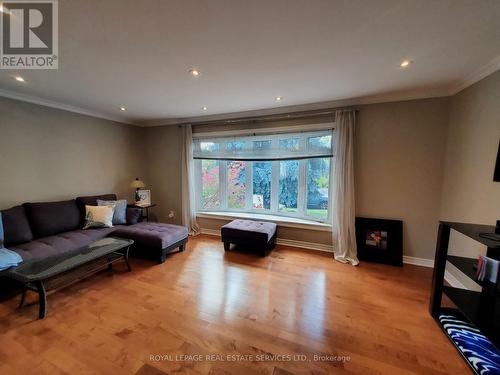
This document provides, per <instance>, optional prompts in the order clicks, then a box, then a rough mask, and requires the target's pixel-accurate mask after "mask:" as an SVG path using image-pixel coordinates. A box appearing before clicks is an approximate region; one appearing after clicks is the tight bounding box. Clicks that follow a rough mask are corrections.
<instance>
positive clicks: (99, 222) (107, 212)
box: [83, 205, 115, 229]
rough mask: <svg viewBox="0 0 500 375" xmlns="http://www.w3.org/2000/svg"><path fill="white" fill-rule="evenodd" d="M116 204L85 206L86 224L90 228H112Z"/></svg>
mask: <svg viewBox="0 0 500 375" xmlns="http://www.w3.org/2000/svg"><path fill="white" fill-rule="evenodd" d="M114 208H115V206H114V205H106V206H85V224H84V226H83V229H88V228H111V227H112V226H113V212H114Z"/></svg>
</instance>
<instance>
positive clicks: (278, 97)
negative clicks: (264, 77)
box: [274, 96, 283, 102]
mask: <svg viewBox="0 0 500 375" xmlns="http://www.w3.org/2000/svg"><path fill="white" fill-rule="evenodd" d="M274 100H276V101H277V102H281V101H282V100H283V97H282V96H277V97H276V98H274Z"/></svg>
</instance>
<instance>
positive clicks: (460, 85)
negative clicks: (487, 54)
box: [448, 55, 500, 96]
mask: <svg viewBox="0 0 500 375" xmlns="http://www.w3.org/2000/svg"><path fill="white" fill-rule="evenodd" d="M497 70H500V55H499V56H497V57H495V58H494V59H493V60H491V61H490V62H489V63H487V64H486V65H483V66H482V67H481V68H479V69H477V70H475V71H474V72H472V73H470V74H469V75H468V76H466V77H464V78H463V79H461V80H459V81H457V82H455V83H454V84H453V85H452V86H451V87H450V90H449V91H448V94H449V95H450V96H453V95H455V94H458V93H459V92H460V91H462V90H463V89H465V88H467V87H469V86H472V85H473V84H474V83H476V82H479V81H480V80H482V79H483V78H485V77H487V76H489V75H490V74H492V73H495V72H496V71H497Z"/></svg>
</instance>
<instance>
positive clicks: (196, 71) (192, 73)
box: [189, 69, 200, 77]
mask: <svg viewBox="0 0 500 375" xmlns="http://www.w3.org/2000/svg"><path fill="white" fill-rule="evenodd" d="M189 74H191V75H192V76H193V77H198V76H199V75H200V71H199V70H198V69H190V70H189Z"/></svg>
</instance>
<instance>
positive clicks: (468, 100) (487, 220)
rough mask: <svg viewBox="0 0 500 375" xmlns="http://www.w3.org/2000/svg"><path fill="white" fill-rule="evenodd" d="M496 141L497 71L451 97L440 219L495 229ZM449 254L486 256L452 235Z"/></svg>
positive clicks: (499, 130) (498, 192) (499, 116)
mask: <svg viewBox="0 0 500 375" xmlns="http://www.w3.org/2000/svg"><path fill="white" fill-rule="evenodd" d="M499 140H500V71H498V72H496V73H494V74H492V75H490V76H488V77H486V78H485V79H483V80H481V81H480V82H478V83H476V84H474V85H472V86H471V87H468V88H467V89H465V90H463V91H462V92H460V93H458V94H457V95H455V96H454V97H453V98H452V100H451V112H450V122H449V131H448V140H447V145H446V162H445V169H444V179H443V190H442V203H441V218H442V219H443V220H449V221H459V222H470V223H482V224H489V225H494V224H495V222H496V220H500V183H499V182H494V181H493V171H494V169H495V161H496V156H497V152H498V143H499ZM450 251H452V252H454V253H455V254H461V255H465V256H471V257H474V256H477V255H478V253H479V252H480V251H485V249H484V248H483V247H481V246H477V243H475V242H473V241H469V240H467V239H466V238H464V237H463V236H459V235H453V236H452V241H451V243H450Z"/></svg>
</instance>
